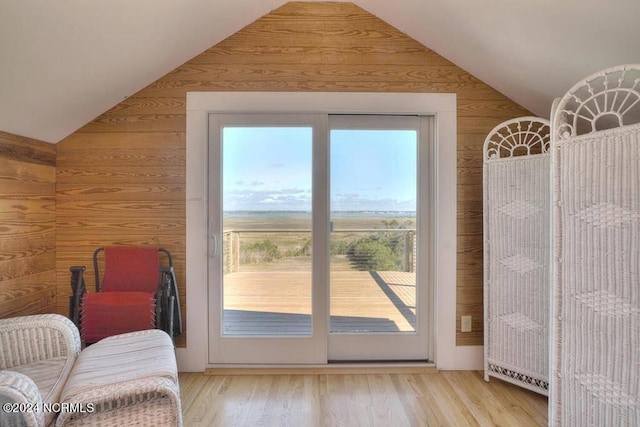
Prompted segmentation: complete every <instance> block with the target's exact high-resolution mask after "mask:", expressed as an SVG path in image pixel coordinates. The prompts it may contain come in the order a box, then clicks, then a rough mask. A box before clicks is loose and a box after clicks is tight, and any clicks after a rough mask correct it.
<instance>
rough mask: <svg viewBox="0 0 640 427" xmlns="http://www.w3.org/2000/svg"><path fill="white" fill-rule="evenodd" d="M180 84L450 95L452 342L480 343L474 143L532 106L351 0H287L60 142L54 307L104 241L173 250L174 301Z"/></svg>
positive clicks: (181, 207) (181, 202) (179, 250)
mask: <svg viewBox="0 0 640 427" xmlns="http://www.w3.org/2000/svg"><path fill="white" fill-rule="evenodd" d="M187 91H300V92H305V91H334V92H335V91H348V92H441V93H456V94H457V99H458V192H459V195H458V248H459V249H458V257H459V258H458V290H457V297H458V308H457V311H458V331H459V329H460V328H459V326H460V325H459V319H460V315H466V314H471V315H472V316H473V330H474V331H473V332H472V333H465V334H462V333H458V335H457V342H458V344H459V345H477V344H482V323H483V322H482V277H483V274H482V156H481V152H482V143H483V141H484V138H485V136H486V134H487V133H488V132H489V131H490V130H491V129H492V128H493V127H494V126H495V125H497V124H498V123H500V122H501V121H503V120H506V119H509V118H513V117H517V116H521V115H525V114H530V113H529V112H528V111H526V110H525V109H523V108H522V107H520V106H519V105H517V104H515V103H513V102H512V101H510V100H509V99H507V98H506V97H504V96H503V95H502V94H500V93H498V92H497V91H496V90H494V89H492V88H491V87H489V86H487V85H486V84H484V83H482V82H481V81H479V80H478V79H476V78H475V77H473V76H472V75H470V74H469V73H467V72H465V71H464V70H462V69H460V68H459V67H457V66H456V65H454V64H452V63H451V62H449V61H447V60H446V59H445V58H443V57H441V56H439V55H438V54H436V53H435V52H433V51H431V50H430V49H428V48H427V47H425V46H423V45H421V44H420V43H418V42H416V41H415V40H413V39H411V38H410V37H408V36H407V35H405V34H404V33H402V32H400V31H398V30H397V29H395V28H393V27H391V26H390V25H388V24H386V23H385V22H383V21H382V20H380V19H378V18H377V17H375V16H373V15H371V14H370V13H368V12H366V11H365V10H363V9H361V8H359V7H357V6H355V5H353V4H351V3H320V2H311V3H306V2H292V3H287V4H285V5H284V6H282V7H281V8H279V9H277V10H275V11H273V12H271V13H270V14H268V15H266V16H264V17H262V18H261V19H259V20H257V21H256V22H254V23H252V24H250V25H249V26H247V27H245V28H244V29H242V30H241V31H239V32H237V33H236V34H234V35H232V36H230V37H229V38H227V39H226V40H224V41H222V42H220V43H218V44H217V45H215V46H213V47H211V48H210V49H208V50H206V51H205V52H203V53H202V54H200V55H198V56H197V57H195V58H193V59H192V60H190V61H188V62H187V63H185V64H184V65H182V66H180V67H178V68H177V69H176V70H174V71H172V72H171V73H169V74H167V75H165V76H164V77H162V78H161V79H159V80H157V81H156V82H154V83H152V84H150V85H149V86H148V87H146V88H144V89H143V90H141V91H140V92H138V93H137V94H135V95H133V96H131V97H129V98H128V99H126V100H124V101H123V102H121V103H120V104H118V105H117V106H115V107H114V108H112V109H111V110H110V111H108V112H106V113H104V114H103V115H101V116H100V117H98V118H96V119H95V120H93V121H92V122H91V123H89V124H87V125H86V126H85V127H83V128H82V129H80V130H79V131H78V132H76V133H75V134H73V135H71V136H70V137H69V138H67V139H66V140H64V141H62V142H61V143H60V144H59V147H58V198H57V201H58V206H57V209H58V222H57V227H58V257H57V260H58V262H57V270H58V293H59V295H60V297H61V298H58V309H59V310H60V311H61V312H64V311H65V310H66V298H64V296H65V295H67V293H68V291H67V288H68V286H69V285H68V274H67V269H68V266H69V265H70V264H71V263H77V262H80V261H83V262H85V263H88V262H89V252H90V250H91V249H92V248H93V247H94V246H97V245H102V244H107V243H158V244H162V245H165V246H167V247H168V248H169V249H170V250H172V251H173V252H174V253H175V254H176V255H177V260H178V274H179V282H180V284H181V286H182V291H181V292H182V294H181V297H182V301H184V283H185V282H184V279H185V273H184V259H185V227H184V226H185V224H184V222H185V193H184V184H185V162H184V153H185V118H186V111H185V105H186V92H187Z"/></svg>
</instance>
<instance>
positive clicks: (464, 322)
mask: <svg viewBox="0 0 640 427" xmlns="http://www.w3.org/2000/svg"><path fill="white" fill-rule="evenodd" d="M460 332H471V316H462V317H461V318H460Z"/></svg>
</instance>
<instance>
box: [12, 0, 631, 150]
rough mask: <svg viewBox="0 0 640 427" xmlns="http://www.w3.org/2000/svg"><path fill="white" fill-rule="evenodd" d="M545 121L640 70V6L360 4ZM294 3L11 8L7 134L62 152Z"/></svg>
mask: <svg viewBox="0 0 640 427" xmlns="http://www.w3.org/2000/svg"><path fill="white" fill-rule="evenodd" d="M351 2H352V3H355V4H357V5H358V6H360V7H362V8H363V9H365V10H367V11H369V12H370V13H372V14H374V15H376V16H378V17H379V18H381V19H383V20H384V21H386V22H388V23H389V24H391V25H393V26H395V27H396V28H398V29H399V30H401V31H403V32H405V33H406V34H408V35H409V36H411V37H413V38H414V39H415V40H417V41H419V42H421V43H422V44H424V45H425V46H427V47H429V48H430V49H432V50H434V51H436V52H437V53H439V54H440V55H442V56H444V57H445V58H447V59H449V60H451V61H452V62H454V63H455V64H457V65H458V66H460V67H462V68H464V69H465V70H467V71H468V72H470V73H471V74H473V75H475V76H476V77H478V78H479V79H481V80H483V81H484V82H485V83H487V84H489V85H491V86H493V87H494V88H495V89H497V90H499V91H500V92H502V93H504V94H505V95H506V96H508V97H509V98H511V99H512V100H514V101H516V102H517V103H519V104H521V105H522V106H524V107H526V108H527V109H529V110H531V111H532V112H534V113H535V114H538V115H540V116H542V117H547V116H548V115H549V110H550V107H551V103H552V101H553V99H554V98H555V97H557V96H561V95H563V94H564V93H565V92H566V91H567V90H568V89H569V88H570V87H571V86H572V85H573V84H574V83H576V82H578V81H579V80H580V79H582V78H583V77H586V76H587V75H589V74H591V73H594V72H596V71H598V70H601V69H603V68H606V67H610V66H613V65H617V64H622V63H631V62H640V25H638V23H637V18H638V16H640V1H638V0H607V1H605V0H562V1H558V0H482V1H481V0H394V1H390V0H351ZM284 3H286V1H284V0H233V1H229V0H181V1H175V0H136V1H131V0H111V1H108V2H106V1H105V2H89V1H86V0H56V1H48V0H2V1H0V131H5V132H10V133H14V134H17V135H22V136H28V137H31V138H36V139H40V140H43V141H47V142H53V143H55V142H58V141H60V140H61V139H62V138H64V137H65V136H67V135H69V134H70V133H72V132H74V131H75V130H77V129H78V128H80V127H82V126H83V125H84V124H86V123H87V122H89V121H91V120H92V119H93V118H95V117H97V116H98V115H100V114H101V113H103V112H104V111H106V110H108V109H109V108H111V107H113V106H114V105H116V104H117V103H118V102H120V101H122V100H123V99H125V98H127V97H128V96H130V95H132V94H134V93H135V92H137V91H139V90H140V89H142V88H143V87H145V86H146V85H148V84H149V83H151V82H153V81H155V80H156V79H158V78H160V77H161V76H163V75H165V74H166V73H168V72H169V71H171V70H173V69H174V68H176V67H177V66H179V65H180V64H182V63H184V62H185V61H187V60H189V59H190V58H192V57H194V56H195V55H197V54H199V53H200V52H202V51H203V50H205V49H207V48H209V47H211V46H213V45H215V44H216V43H218V42H220V41H221V40H223V39H224V38H226V37H228V36H230V35H231V34H233V33H235V32H236V31H238V30H240V29H241V28H242V27H244V26H246V25H248V24H249V23H251V22H253V21H254V20H256V19H258V18H259V17H261V16H263V15H265V14H267V13H268V12H269V11H271V10H273V9H275V8H277V7H279V6H281V5H282V4H284Z"/></svg>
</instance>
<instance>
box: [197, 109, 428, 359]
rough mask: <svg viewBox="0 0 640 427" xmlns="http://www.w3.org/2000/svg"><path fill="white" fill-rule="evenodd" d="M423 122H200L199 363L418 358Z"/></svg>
mask: <svg viewBox="0 0 640 427" xmlns="http://www.w3.org/2000/svg"><path fill="white" fill-rule="evenodd" d="M427 121H428V119H425V118H419V117H358V116H328V115H261V114H255V115H224V114H215V115H213V114H212V115H211V116H210V120H209V201H210V202H209V248H208V253H209V307H210V310H209V311H210V316H209V317H210V322H209V329H210V340H209V342H210V345H209V363H212V364H216V363H235V364H274V363H281V364H299V363H302V364H310V363H311V364H322V363H326V362H327V361H328V360H391V359H402V360H407V359H420V360H424V359H426V358H427V355H428V343H429V342H430V340H429V336H428V332H429V331H430V329H431V328H429V327H428V324H429V322H428V315H429V309H428V302H429V298H428V296H429V286H428V285H429V283H428V278H429V273H428V267H427V265H428V255H427V254H428V250H427V248H428V217H429V214H428V209H426V210H425V209H424V206H423V207H422V208H421V207H420V206H421V204H420V203H421V202H420V198H421V197H422V198H423V199H424V200H422V203H423V204H426V205H428V204H427V203H426V201H427V199H428V194H429V192H428V182H429V179H428V171H427V170H425V169H424V167H420V162H421V159H422V161H427V162H428V150H427V148H428V144H426V146H425V147H424V148H420V145H421V142H420V141H421V140H420V137H421V135H422V136H428V135H429V131H428V128H426V127H425V126H426V125H427ZM423 144H424V143H423ZM421 156H422V157H421ZM425 166H426V165H425ZM421 172H422V173H423V175H424V176H423V178H424V179H421V177H420V173H421ZM422 187H424V188H426V190H424V189H423V190H421V188H422ZM421 209H422V210H424V212H423V211H422V210H421ZM421 218H422V219H421ZM425 226H426V228H425V230H422V228H423V227H425ZM422 264H424V265H422ZM420 272H422V273H423V276H424V279H423V280H420V279H418V277H420V274H419V273H420Z"/></svg>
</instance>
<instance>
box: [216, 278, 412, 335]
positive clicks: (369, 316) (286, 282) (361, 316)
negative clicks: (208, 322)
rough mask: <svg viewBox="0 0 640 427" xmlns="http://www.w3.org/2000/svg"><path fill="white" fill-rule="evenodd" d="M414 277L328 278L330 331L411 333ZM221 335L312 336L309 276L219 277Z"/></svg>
mask: <svg viewBox="0 0 640 427" xmlns="http://www.w3.org/2000/svg"><path fill="white" fill-rule="evenodd" d="M415 294H416V292H415V274H414V273H406V272H395V271H377V272H376V271H373V272H368V271H337V272H334V273H332V275H331V290H330V295H331V296H330V313H331V320H330V331H331V332H336V333H340V332H394V331H398V332H409V331H414V330H415V324H416V321H415V316H416V307H415ZM223 323H224V333H225V334H229V335H245V336H246V335H258V336H260V335H262V336H264V335H307V334H310V333H311V273H310V272H303V271H269V272H240V273H232V274H227V275H225V277H224V322H223Z"/></svg>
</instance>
